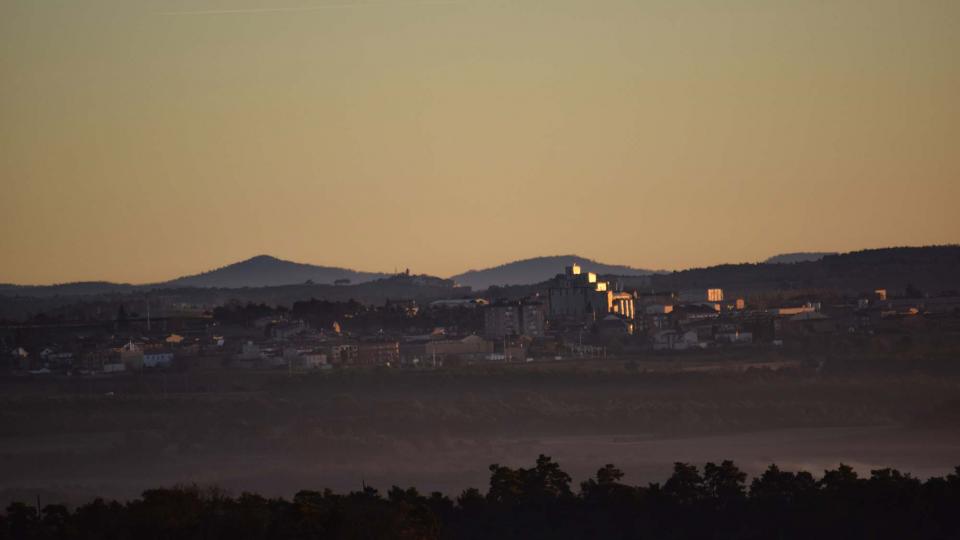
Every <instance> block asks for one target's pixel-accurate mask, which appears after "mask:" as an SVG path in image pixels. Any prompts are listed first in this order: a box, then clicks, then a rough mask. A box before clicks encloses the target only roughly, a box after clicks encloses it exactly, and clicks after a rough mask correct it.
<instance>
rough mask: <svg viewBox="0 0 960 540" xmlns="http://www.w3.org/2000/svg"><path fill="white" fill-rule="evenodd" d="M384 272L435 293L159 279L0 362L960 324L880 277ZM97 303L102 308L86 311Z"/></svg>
mask: <svg viewBox="0 0 960 540" xmlns="http://www.w3.org/2000/svg"><path fill="white" fill-rule="evenodd" d="M383 281H384V282H385V283H388V284H389V286H391V287H401V286H408V287H414V288H416V290H429V291H430V294H429V295H421V297H420V298H416V297H411V295H409V294H405V296H406V297H400V298H395V299H391V298H386V299H385V301H382V302H376V303H373V302H361V301H357V300H354V299H352V298H351V299H345V300H330V299H324V300H318V299H315V298H301V299H298V300H295V301H293V302H292V303H290V304H289V305H282V304H271V303H267V302H253V301H250V300H247V301H242V300H238V299H236V298H228V299H224V298H222V297H215V298H213V299H211V300H210V301H209V302H208V303H200V304H186V303H183V302H180V301H179V300H180V299H179V298H178V297H177V296H176V295H167V296H165V295H164V294H163V291H154V292H151V293H150V294H145V295H142V296H136V295H133V296H124V297H120V300H119V301H115V302H112V303H111V302H105V303H99V304H89V305H80V306H77V307H76V312H75V313H76V315H75V316H74V317H72V318H63V317H60V318H56V319H51V318H48V317H46V316H43V315H40V316H34V317H33V318H31V319H29V320H27V321H15V322H9V321H8V322H7V323H6V324H3V325H2V327H0V346H2V349H0V354H2V363H0V369H2V370H3V371H4V372H5V373H7V374H8V375H20V376H36V377H43V376H56V375H70V376H87V377H111V376H121V375H124V374H129V373H132V372H133V373H137V372H148V371H164V370H174V371H190V370H205V371H209V370H282V371H286V372H288V373H291V374H292V373H302V372H314V371H325V370H339V369H354V368H371V367H382V368H391V369H404V370H427V369H428V370H434V369H443V368H450V367H457V366H463V365H482V364H505V363H506V364H509V363H534V362H564V361H570V360H592V359H622V360H623V361H624V362H627V363H628V365H630V363H635V362H636V361H638V360H642V359H644V358H655V359H659V360H669V359H671V358H684V357H687V356H690V355H698V354H701V355H702V354H710V353H711V352H712V351H714V352H715V351H721V352H722V351H740V352H742V353H744V356H746V357H749V356H750V353H751V352H762V351H767V350H771V349H774V350H783V351H791V350H793V351H803V352H804V353H809V352H811V351H837V350H843V351H846V352H851V353H854V354H855V353H856V352H857V351H858V350H862V351H895V350H904V349H905V348H909V347H910V346H912V345H916V344H922V343H934V342H940V341H943V339H946V338H945V336H955V335H957V334H958V331H960V295H958V294H957V293H955V292H943V293H941V292H931V291H920V290H917V289H916V288H914V287H907V288H905V289H903V290H895V289H888V288H886V286H885V284H884V283H876V287H875V288H871V289H869V290H862V291H854V292H851V291H843V290H838V289H793V290H785V291H776V292H766V293H749V292H747V291H746V290H740V291H738V290H725V289H723V288H721V287H711V286H706V287H700V288H692V289H684V290H655V289H654V288H653V287H652V286H651V279H650V278H649V276H629V277H626V276H624V277H617V276H608V277H601V276H598V275H597V274H596V273H594V272H591V271H590V269H589V268H582V267H581V266H580V265H579V264H577V263H576V262H573V261H571V262H570V264H569V265H568V266H566V268H563V272H561V273H558V274H557V275H556V276H555V277H554V278H552V279H550V280H548V281H546V282H544V283H541V284H539V285H536V286H530V287H525V288H520V290H519V292H518V291H516V290H510V289H509V288H496V287H491V288H490V289H488V290H486V291H483V292H482V293H480V294H471V293H470V290H469V289H468V288H464V287H459V286H457V284H456V283H454V282H453V281H452V280H442V279H438V278H430V277H428V276H415V275H410V273H409V271H407V272H403V273H400V274H398V275H396V276H392V277H390V278H387V279H385V280H383ZM389 290H393V289H389ZM396 290H398V291H399V290H401V289H396ZM399 296H404V295H399ZM413 296H416V295H413ZM94 306H95V309H96V312H97V313H98V314H99V315H100V316H99V317H97V316H92V315H91V314H90V312H91V310H92V309H94ZM105 312H106V313H105ZM761 356H762V355H761ZM804 358H807V360H809V359H811V358H813V359H817V358H820V359H822V355H820V356H816V355H805V356H804ZM815 361H818V360H815Z"/></svg>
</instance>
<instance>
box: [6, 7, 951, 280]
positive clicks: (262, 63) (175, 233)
mask: <svg viewBox="0 0 960 540" xmlns="http://www.w3.org/2000/svg"><path fill="white" fill-rule="evenodd" d="M958 55H960V2H957V1H956V0H949V1H946V0H944V1H938V0H931V1H922V0H921V1H910V2H908V1H890V0H870V1H845V0H837V1H829V2H828V1H797V0H791V1H785V0H731V1H728V2H717V1H714V0H657V1H646V0H574V1H568V0H549V1H546V0H514V1H483V0H463V1H457V0H450V1H417V0H383V1H379V2H377V1H372V0H371V1H369V2H351V1H348V0H329V1H327V2H321V1H319V0H314V1H307V0H288V1H284V2H269V3H268V2H256V1H252V0H249V1H229V0H220V1H212V0H209V1H163V2H161V1H155V2H147V1H133V0H112V1H108V0H86V1H83V2H75V1H54V0H49V1H47V0H45V1H37V0H24V1H19V0H13V1H11V0H6V1H4V2H3V3H2V4H0V92H2V99H0V181H2V191H0V259H2V264H0V282H15V283H50V282H63V281H73V280H89V279H107V280H114V281H127V282H149V281H157V280H163V279H168V278H172V277H175V276H178V275H182V274H188V273H195V272H198V271H201V270H204V269H209V268H212V267H216V266H221V265H223V264H226V263H230V262H234V261H236V260H240V259H243V258H246V257H249V256H252V255H256V254H260V253H269V254H272V255H275V256H277V257H281V258H287V259H292V260H296V261H301V262H311V263H315V264H326V265H337V266H348V267H353V268H357V269H361V270H380V271H389V270H393V269H394V268H395V267H399V268H406V267H410V268H411V269H412V270H413V271H416V272H425V273H430V274H435V275H443V276H445V275H451V274H454V273H458V272H461V271H463V270H466V269H468V268H477V267H485V266H491V265H494V264H499V263H503V262H506V261H509V260H513V259H518V258H525V257H530V256H536V255H549V254H558V253H579V254H581V255H584V256H588V257H592V258H596V259H599V260H602V261H605V262H610V263H620V264H630V265H634V266H639V267H646V268H683V267H689V266H702V265H708V264H715V263H721V262H740V261H757V260H760V259H763V258H766V257H767V256H770V255H774V254H777V253H782V252H790V251H801V250H830V251H845V250H851V249H860V248H865V247H881V246H888V245H918V244H933V243H955V242H958V241H960V97H958V96H960V61H958Z"/></svg>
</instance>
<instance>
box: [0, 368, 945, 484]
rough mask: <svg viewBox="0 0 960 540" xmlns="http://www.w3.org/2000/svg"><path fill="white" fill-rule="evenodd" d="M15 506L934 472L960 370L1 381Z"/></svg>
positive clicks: (510, 371)
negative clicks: (501, 474) (554, 473)
mask: <svg viewBox="0 0 960 540" xmlns="http://www.w3.org/2000/svg"><path fill="white" fill-rule="evenodd" d="M0 391H2V392H0V394H2V398H0V426H2V431H0V479H2V480H0V497H2V500H0V503H6V502H9V501H12V500H14V499H18V500H25V499H24V498H25V497H27V499H26V500H33V498H34V497H36V496H38V495H39V496H40V497H41V499H42V500H43V501H44V502H45V503H48V502H55V501H59V502H66V503H81V502H85V501H86V500H89V499H91V498H93V497H95V496H104V497H111V498H113V497H116V498H130V497H135V496H137V495H138V494H139V493H140V492H142V491H143V490H144V489H147V488H152V487H157V486H171V485H174V484H178V483H188V484H189V483H199V484H201V485H216V486H220V487H222V488H224V489H226V490H227V491H228V492H232V493H235V494H238V493H240V492H243V491H255V492H260V493H262V494H264V495H271V496H290V495H292V494H293V493H295V492H297V491H298V490H300V489H308V488H309V489H321V488H327V487H329V488H333V489H335V490H340V491H347V490H353V489H359V488H360V486H362V485H372V486H376V487H381V488H384V489H385V488H388V487H389V486H391V485H416V486H417V487H418V488H419V489H421V490H422V491H425V492H428V491H431V490H441V491H443V492H445V493H450V494H456V493H459V492H460V491H462V490H463V489H465V488H467V487H471V486H472V487H478V488H484V487H485V484H486V482H487V475H488V472H487V466H488V465H489V464H491V463H500V464H505V465H511V466H519V465H522V464H526V463H530V462H532V460H534V459H535V458H536V456H537V455H538V454H547V455H550V456H552V457H553V458H554V459H555V460H556V461H558V462H559V463H560V464H561V465H562V466H563V467H564V469H565V470H567V471H568V472H570V473H571V475H573V477H574V479H576V480H579V479H585V478H586V477H588V476H590V475H591V474H592V473H593V472H594V471H595V470H596V467H597V466H598V464H602V463H614V464H616V465H617V466H619V467H620V468H621V469H622V470H623V471H624V472H625V473H626V474H627V479H628V480H630V481H631V482H634V483H641V482H655V481H662V480H664V479H665V478H666V477H667V475H668V474H669V472H670V469H671V467H672V464H673V463H674V462H676V461H684V462H692V463H703V462H706V461H718V460H721V459H732V460H734V461H735V462H736V463H737V464H738V465H739V466H740V467H741V468H742V469H743V470H744V471H745V472H747V473H748V474H751V475H754V474H757V473H759V472H761V471H762V470H763V469H764V468H766V467H767V466H768V465H769V464H770V463H774V462H775V463H777V464H778V465H780V466H781V468H784V469H791V470H794V469H805V470H809V471H811V472H814V473H815V474H816V473H819V472H822V471H823V470H825V469H827V468H830V467H835V466H836V465H837V464H839V463H841V462H842V463H846V464H849V465H852V466H853V467H854V468H855V469H857V470H858V471H861V472H863V473H869V471H870V470H871V469H875V468H880V467H888V466H891V467H896V468H899V469H901V470H904V471H908V472H911V473H913V474H914V475H916V476H919V477H926V476H931V475H941V474H944V473H945V472H948V471H950V470H952V468H953V467H954V466H956V465H957V464H958V463H957V462H958V456H960V432H958V430H957V429H956V426H957V425H958V421H960V373H958V372H957V371H956V370H955V369H952V370H951V369H946V368H945V366H939V367H935V368H934V370H933V371H931V370H930V369H926V370H924V371H918V370H915V369H913V368H911V367H909V366H903V365H894V366H890V365H884V366H879V367H868V368H862V367H860V368H857V369H855V370H836V371H830V370H824V369H815V368H811V367H809V366H806V365H803V364H802V363H801V362H799V361H797V360H796V359H793V358H789V357H776V356H775V357H766V358H762V359H749V358H738V357H736V356H735V355H734V356H731V355H723V356H720V357H718V355H704V354H693V355H684V356H680V357H666V358H659V359H657V358H653V359H648V360H645V361H641V362H637V363H636V364H634V365H629V366H627V365H625V364H624V362H623V361H622V360H618V361H612V360H610V361H602V360H595V361H590V362H587V361H584V362H558V363H555V364H548V365H543V364H538V365H516V366H474V367H465V368H460V369H454V370H448V371H431V372H391V371H388V370H372V371H357V372H339V373H324V374H310V375H294V376H292V377H291V376H289V375H287V374H285V373H283V372H252V373H251V372H234V373H223V372H216V373H214V372H210V373H203V372H200V373H167V374H142V375H132V376H128V377H123V378H112V379H87V380H74V379H69V378H62V379H58V380H55V381H54V380H43V381H36V380H33V381H28V380H23V379H19V380H14V379H10V378H7V379H4V380H3V381H2V382H0Z"/></svg>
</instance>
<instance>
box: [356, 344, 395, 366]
mask: <svg viewBox="0 0 960 540" xmlns="http://www.w3.org/2000/svg"><path fill="white" fill-rule="evenodd" d="M399 363H400V342H398V341H375V342H368V343H361V344H360V345H358V346H357V364H359V365H362V366H389V365H398V364H399Z"/></svg>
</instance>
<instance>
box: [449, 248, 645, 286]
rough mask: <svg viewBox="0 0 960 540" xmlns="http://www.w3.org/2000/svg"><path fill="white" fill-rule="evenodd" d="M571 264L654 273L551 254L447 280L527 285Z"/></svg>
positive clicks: (603, 271) (605, 271) (620, 273)
mask: <svg viewBox="0 0 960 540" xmlns="http://www.w3.org/2000/svg"><path fill="white" fill-rule="evenodd" d="M571 263H577V264H579V265H580V266H582V267H583V270H584V271H585V272H595V273H597V274H601V275H616V276H645V275H648V274H652V273H654V272H653V271H651V270H643V269H640V268H633V267H630V266H621V265H612V264H604V263H600V262H597V261H594V260H591V259H588V258H586V257H580V256H578V255H554V256H549V257H534V258H532V259H523V260H520V261H514V262H510V263H507V264H501V265H500V266H495V267H492V268H486V269H484V270H469V271H467V272H464V273H462V274H457V275H455V276H451V278H450V279H452V280H454V281H456V282H457V283H458V284H460V285H466V286H468V287H472V288H473V289H474V290H482V289H486V288H488V287H490V286H491V285H529V284H533V283H540V282H541V281H545V280H547V279H550V278H552V277H553V276H555V275H557V274H561V273H563V269H564V267H566V266H569V265H570V264H571Z"/></svg>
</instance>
